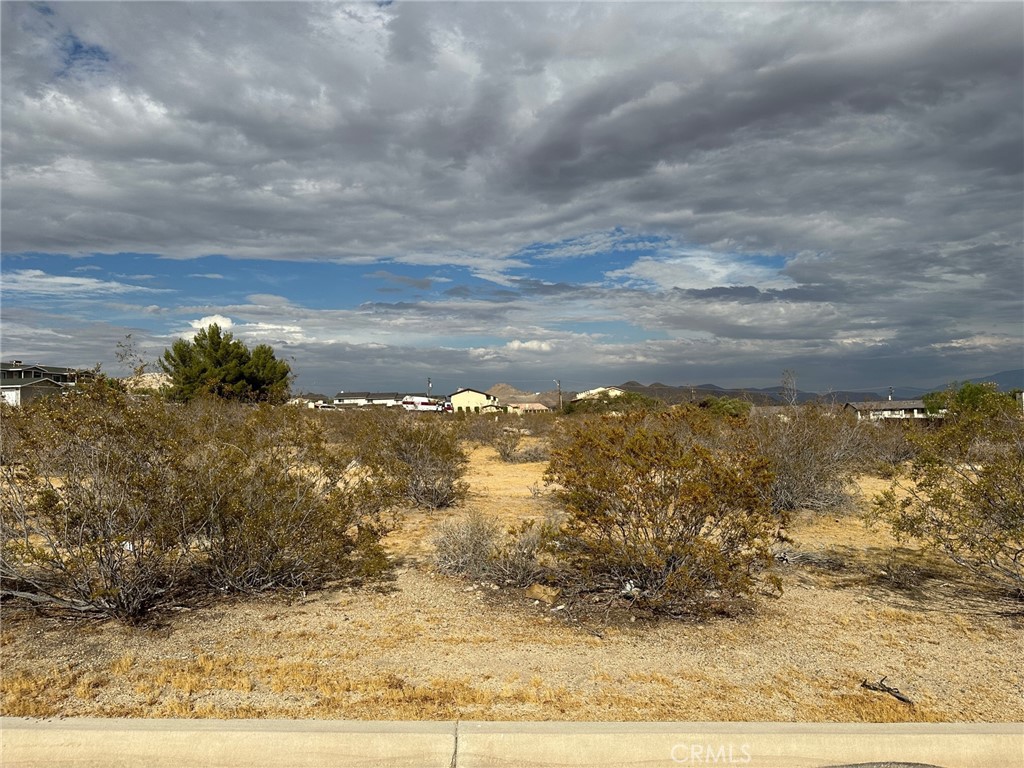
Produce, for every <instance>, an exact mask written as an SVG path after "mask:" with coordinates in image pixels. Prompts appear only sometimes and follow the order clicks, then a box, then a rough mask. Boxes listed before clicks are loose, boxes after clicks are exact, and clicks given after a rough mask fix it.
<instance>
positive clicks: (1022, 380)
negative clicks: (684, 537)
mask: <svg viewBox="0 0 1024 768" xmlns="http://www.w3.org/2000/svg"><path fill="white" fill-rule="evenodd" d="M967 381H970V382H993V383H995V384H996V385H997V386H998V387H999V389H1000V390H1001V391H1003V392H1009V391H1011V390H1014V389H1024V368H1018V369H1016V370H1012V371H1000V372H999V373H993V374H990V375H988V376H979V377H977V378H974V379H965V380H964V382H959V383H965V382H967ZM952 383H953V382H946V383H943V384H938V385H936V386H934V387H928V388H926V389H921V388H918V387H894V388H893V392H892V396H893V398H894V399H896V400H919V399H920V398H921V396H922V395H925V394H927V393H928V392H941V391H942V390H944V389H946V388H947V387H948V386H949V385H950V384H952ZM617 386H618V387H619V388H620V389H624V390H626V391H627V392H637V393H639V394H641V395H647V396H648V397H655V398H657V399H659V400H663V401H665V402H667V403H685V402H691V401H693V402H700V401H701V400H703V399H704V398H706V397H738V398H742V399H744V400H749V401H750V402H752V403H754V404H755V405H779V404H781V403H783V402H784V400H783V398H782V397H781V394H780V389H781V387H780V386H779V385H778V384H776V385H775V386H773V387H762V388H760V389H758V388H754V387H743V388H740V389H735V388H732V389H730V388H728V387H720V386H718V385H717V384H698V385H696V386H682V387H674V386H670V385H668V384H661V383H659V382H655V383H654V384H641V383H640V382H638V381H627V382H626V383H625V384H619V385H617ZM487 392H488V393H489V394H492V395H495V396H497V398H498V399H499V400H500V401H501V402H502V403H527V402H531V403H544V404H545V405H547V406H548V407H551V408H557V407H558V391H557V390H550V391H548V392H540V393H534V392H523V391H522V390H518V389H516V388H515V387H512V386H509V385H508V384H495V385H494V386H493V387H491V388H490V389H489V390H487ZM575 394H576V393H575V392H569V391H565V390H563V391H562V398H563V400H564V401H565V402H568V401H569V400H571V399H572V398H573V397H574V396H575ZM888 397H889V392H888V391H886V392H861V391H856V390H835V391H831V392H805V391H798V392H797V400H798V402H801V403H806V402H811V401H814V400H821V401H824V402H828V403H858V402H865V401H871V400H885V399H887V398H888Z"/></svg>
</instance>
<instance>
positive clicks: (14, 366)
mask: <svg viewBox="0 0 1024 768" xmlns="http://www.w3.org/2000/svg"><path fill="white" fill-rule="evenodd" d="M81 375H82V372H81V371H79V370H78V369H76V368H60V367H57V366H52V365H38V364H33V365H24V364H23V363H22V362H21V361H20V360H13V361H11V362H9V363H0V396H2V397H3V400H4V402H6V403H7V404H8V405H13V406H19V405H25V404H26V403H29V402H31V401H32V400H35V399H36V398H37V397H42V396H44V395H52V394H55V393H57V392H61V391H63V390H64V389H67V388H69V387H73V386H75V383H76V382H77V381H78V379H79V377H80V376H81Z"/></svg>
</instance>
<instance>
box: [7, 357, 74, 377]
mask: <svg viewBox="0 0 1024 768" xmlns="http://www.w3.org/2000/svg"><path fill="white" fill-rule="evenodd" d="M29 370H37V371H43V372H45V373H64V374H72V373H81V371H80V370H79V369H78V368H65V367H63V366H59V365H42V364H41V363H31V364H29V365H25V364H24V363H23V362H21V361H20V360H12V361H10V362H7V363H4V362H0V372H3V371H29Z"/></svg>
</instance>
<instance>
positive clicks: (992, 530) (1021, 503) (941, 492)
mask: <svg viewBox="0 0 1024 768" xmlns="http://www.w3.org/2000/svg"><path fill="white" fill-rule="evenodd" d="M932 402H933V404H934V405H935V406H936V410H939V409H942V410H945V416H944V418H943V419H942V420H941V425H940V426H939V427H938V428H936V429H929V430H917V431H914V432H911V433H909V434H908V439H909V440H910V441H911V442H912V443H913V445H914V447H915V449H916V451H917V453H916V456H915V457H914V458H913V459H912V461H911V462H910V466H909V469H908V470H907V472H906V474H905V476H903V477H899V478H897V479H896V480H895V481H894V482H893V485H892V487H891V488H890V489H889V490H888V491H886V492H885V493H883V494H881V495H880V496H879V497H878V498H876V499H875V508H874V512H875V515H876V516H877V518H878V519H881V520H883V521H885V522H887V523H888V524H889V525H890V526H891V527H892V530H893V532H894V533H895V534H896V536H897V537H899V538H901V539H916V540H919V541H921V542H923V543H925V544H926V545H927V546H929V547H931V548H933V549H935V550H937V551H939V552H942V553H944V554H945V555H946V556H948V557H949V558H950V559H951V560H953V561H954V562H956V563H958V564H959V565H961V566H963V567H964V568H966V569H968V570H970V571H972V572H973V573H975V574H977V575H978V576H981V577H982V578H985V579H987V580H989V581H992V582H994V583H996V584H999V585H1001V586H1003V587H1005V588H1007V589H1009V590H1011V591H1013V592H1015V593H1016V594H1017V595H1018V596H1020V597H1024V415H1022V414H1021V412H1020V409H1019V406H1017V405H1016V403H1015V402H1014V400H1013V398H1012V397H1009V396H1007V395H1005V394H1002V393H999V392H997V391H996V390H995V388H994V387H992V386H989V387H987V388H984V390H983V391H981V392H979V390H978V385H973V384H971V385H965V386H964V388H961V389H959V390H950V391H949V392H946V393H943V394H942V395H941V396H940V397H937V398H934V399H933V401H932Z"/></svg>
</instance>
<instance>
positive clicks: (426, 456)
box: [354, 409, 469, 509]
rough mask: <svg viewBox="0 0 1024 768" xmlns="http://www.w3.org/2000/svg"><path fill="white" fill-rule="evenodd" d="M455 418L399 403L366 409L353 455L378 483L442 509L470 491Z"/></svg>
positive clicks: (421, 503) (418, 502)
mask: <svg viewBox="0 0 1024 768" xmlns="http://www.w3.org/2000/svg"><path fill="white" fill-rule="evenodd" d="M460 437H461V435H460V431H459V428H458V425H457V423H456V422H453V421H451V420H449V419H446V418H444V417H443V416H438V415H437V414H416V413H407V412H405V411H401V412H398V410H397V409H389V410H386V411H375V412H372V413H368V414H367V415H366V418H365V419H364V420H363V422H362V426H361V429H360V431H359V434H358V435H357V436H356V439H355V448H354V450H355V457H356V458H357V459H358V460H359V461H360V462H361V463H362V464H363V465H364V466H365V467H366V468H367V470H368V471H369V472H370V473H371V474H372V475H373V476H374V478H375V479H376V482H378V484H379V485H380V487H385V486H387V487H389V488H390V489H391V492H393V493H395V494H398V495H399V496H402V497H404V498H405V499H406V500H408V501H409V502H410V503H412V504H414V505H415V506H417V507H424V508H426V509H442V508H444V507H451V506H455V505H457V504H459V503H461V502H462V501H463V500H464V499H465V498H466V495H467V494H468V493H469V485H468V484H467V483H466V482H465V481H464V480H463V477H464V476H465V474H466V471H467V468H468V467H467V465H468V462H469V459H468V458H467V456H466V453H465V451H463V449H462V447H461V446H460V444H459V441H460Z"/></svg>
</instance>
